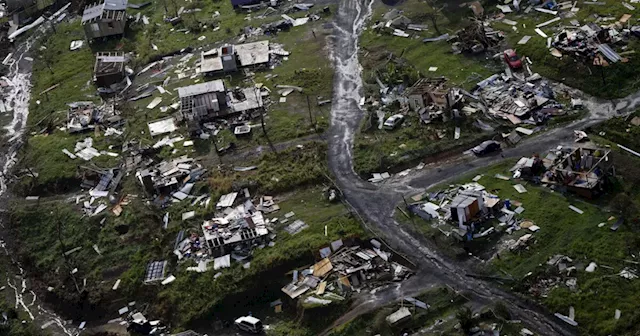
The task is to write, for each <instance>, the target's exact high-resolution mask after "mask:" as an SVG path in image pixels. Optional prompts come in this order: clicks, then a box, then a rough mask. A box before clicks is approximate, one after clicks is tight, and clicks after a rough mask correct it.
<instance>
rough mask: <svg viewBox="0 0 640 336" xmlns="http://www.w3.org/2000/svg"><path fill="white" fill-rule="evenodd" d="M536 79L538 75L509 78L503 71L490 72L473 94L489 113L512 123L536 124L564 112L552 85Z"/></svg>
mask: <svg viewBox="0 0 640 336" xmlns="http://www.w3.org/2000/svg"><path fill="white" fill-rule="evenodd" d="M536 78H539V76H537V77H533V76H532V77H529V78H527V80H526V81H524V80H523V81H519V80H518V81H513V80H511V78H510V77H509V76H508V75H506V74H503V75H502V76H499V75H493V76H491V77H489V78H486V79H485V80H483V81H481V82H479V83H478V84H477V90H476V91H475V93H476V94H479V95H480V96H481V97H482V100H483V101H484V102H485V103H486V105H487V107H488V112H489V114H490V115H491V116H494V117H499V118H502V119H505V120H509V121H510V122H511V123H512V124H514V125H519V124H521V123H527V124H532V125H538V124H541V123H543V122H545V121H546V120H548V119H549V118H550V117H552V116H557V115H562V114H564V113H565V111H564V109H563V106H562V105H561V104H560V103H558V102H557V101H556V100H555V93H554V90H553V88H552V87H551V86H550V85H549V84H548V83H547V82H546V81H540V80H535V79H536Z"/></svg>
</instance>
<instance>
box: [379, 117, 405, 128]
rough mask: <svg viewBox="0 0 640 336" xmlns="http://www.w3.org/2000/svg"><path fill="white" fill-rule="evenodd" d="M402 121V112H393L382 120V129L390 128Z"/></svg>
mask: <svg viewBox="0 0 640 336" xmlns="http://www.w3.org/2000/svg"><path fill="white" fill-rule="evenodd" d="M403 121H404V116H403V115H402V114H394V115H392V116H390V117H389V119H387V120H386V121H385V122H384V124H383V125H382V127H384V129H388V130H392V129H394V128H396V127H398V126H399V125H400V124H402V122H403Z"/></svg>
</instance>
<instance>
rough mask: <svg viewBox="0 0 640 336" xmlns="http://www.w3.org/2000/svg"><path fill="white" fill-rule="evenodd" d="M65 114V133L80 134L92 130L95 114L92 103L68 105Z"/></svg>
mask: <svg viewBox="0 0 640 336" xmlns="http://www.w3.org/2000/svg"><path fill="white" fill-rule="evenodd" d="M68 105H69V111H68V112H67V131H68V132H69V133H75V132H81V131H84V130H87V129H91V128H94V126H93V123H94V122H95V121H96V118H97V112H96V108H95V105H94V104H93V102H75V103H69V104H68Z"/></svg>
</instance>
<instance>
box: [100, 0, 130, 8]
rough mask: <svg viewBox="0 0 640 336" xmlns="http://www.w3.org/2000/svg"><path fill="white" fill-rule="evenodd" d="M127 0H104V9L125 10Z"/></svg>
mask: <svg viewBox="0 0 640 336" xmlns="http://www.w3.org/2000/svg"><path fill="white" fill-rule="evenodd" d="M128 2H129V1H128V0H105V1H104V9H105V10H125V9H127V3H128Z"/></svg>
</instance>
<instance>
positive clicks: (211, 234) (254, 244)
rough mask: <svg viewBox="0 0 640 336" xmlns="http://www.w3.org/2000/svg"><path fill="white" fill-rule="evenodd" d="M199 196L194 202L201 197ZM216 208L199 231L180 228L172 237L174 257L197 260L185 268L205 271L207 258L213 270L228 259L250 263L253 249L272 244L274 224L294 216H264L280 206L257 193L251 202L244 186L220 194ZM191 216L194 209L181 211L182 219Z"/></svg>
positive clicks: (223, 265)
mask: <svg viewBox="0 0 640 336" xmlns="http://www.w3.org/2000/svg"><path fill="white" fill-rule="evenodd" d="M239 195H241V197H238V196H239ZM201 197H202V196H201ZM201 197H198V198H196V200H195V201H194V202H200V201H203V200H202V198H201ZM241 199H242V200H243V201H241ZM207 202H208V201H207ZM216 209H217V211H216V213H215V215H214V217H213V218H212V219H209V220H205V221H204V222H203V223H202V225H201V227H200V229H201V231H200V230H198V231H197V232H196V231H192V232H190V233H189V234H187V233H186V231H185V230H182V231H180V233H179V234H178V237H177V238H176V245H175V248H174V254H175V255H176V256H177V257H178V260H179V261H180V262H185V261H188V260H193V261H195V262H196V264H197V266H191V267H187V270H188V271H195V272H205V271H207V270H208V269H209V263H211V262H213V269H214V270H219V269H222V268H227V267H230V266H231V260H235V261H236V262H240V263H242V264H243V266H244V267H246V268H248V267H250V262H249V260H250V258H251V255H252V254H253V249H255V248H260V249H262V248H265V247H266V246H274V245H275V243H274V242H273V239H275V237H276V235H275V233H274V232H275V227H274V226H275V224H276V223H278V222H280V223H286V222H287V221H288V220H289V219H290V218H293V217H294V216H295V214H294V213H287V214H285V219H283V220H282V221H279V220H278V219H277V218H274V219H267V218H265V216H264V214H266V213H273V212H275V211H278V210H279V209H280V207H279V206H278V205H277V204H276V202H275V200H274V199H273V197H271V196H263V197H260V198H258V199H257V200H255V204H254V202H253V201H252V200H251V198H250V195H249V191H248V190H247V189H244V190H243V192H242V193H238V192H233V193H229V194H226V195H223V196H221V197H220V200H219V201H218V203H217V204H216ZM194 216H195V213H194V212H193V211H190V212H187V213H185V214H183V216H182V219H183V220H188V219H190V218H193V217H194ZM296 222H301V221H300V220H296V221H295V222H294V223H296ZM302 223H303V222H302ZM285 230H286V228H285Z"/></svg>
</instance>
